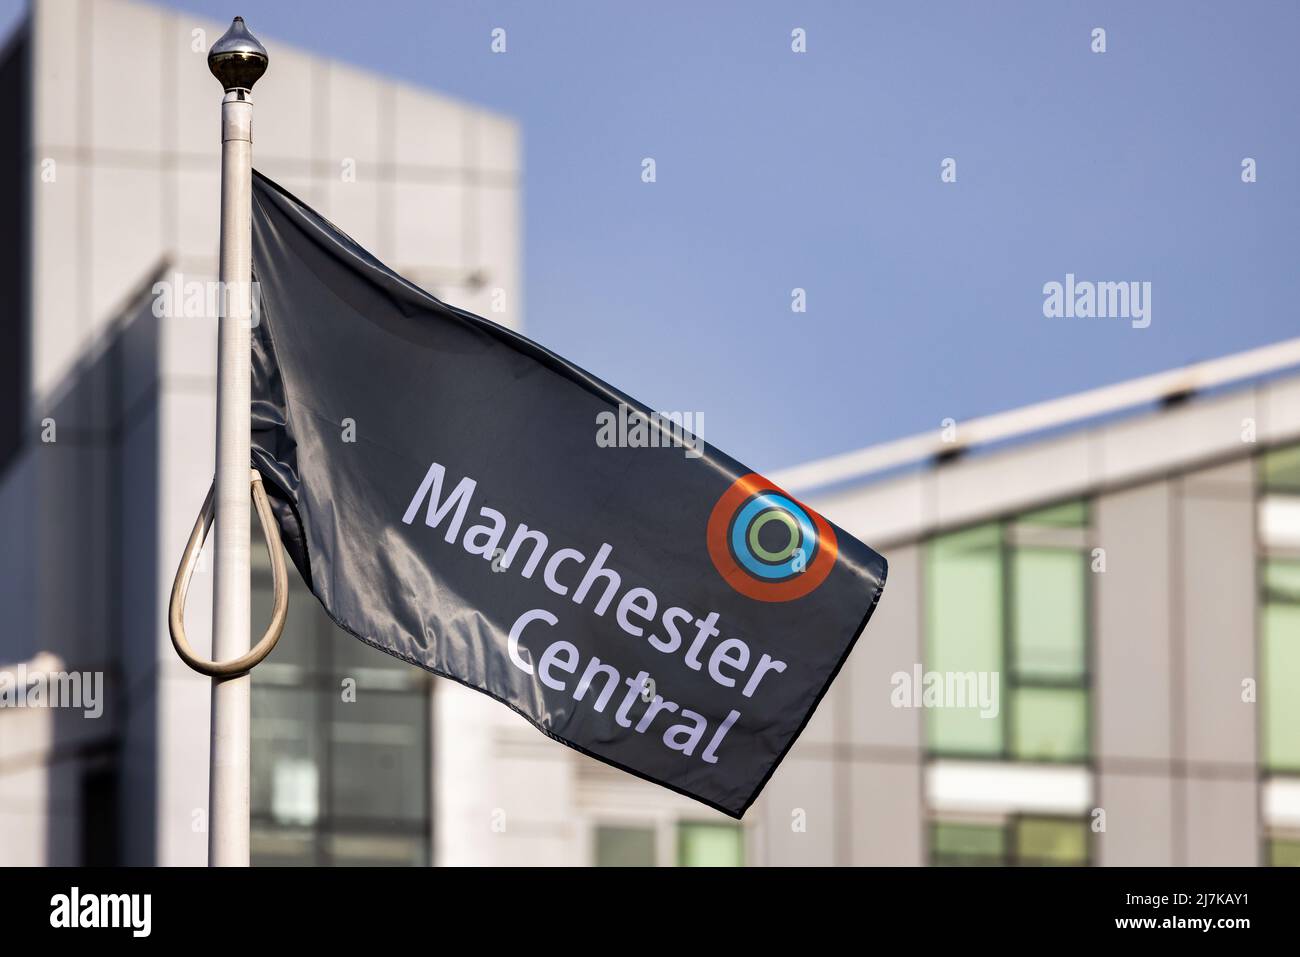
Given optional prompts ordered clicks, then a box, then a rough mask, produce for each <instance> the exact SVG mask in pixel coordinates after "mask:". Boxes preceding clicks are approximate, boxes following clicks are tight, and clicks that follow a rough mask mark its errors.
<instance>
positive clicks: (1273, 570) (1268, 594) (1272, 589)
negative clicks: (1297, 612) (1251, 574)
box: [1263, 559, 1300, 605]
mask: <svg viewBox="0 0 1300 957" xmlns="http://www.w3.org/2000/svg"><path fill="white" fill-rule="evenodd" d="M1263 580H1264V601H1266V602H1268V603H1270V604H1272V603H1288V604H1296V605H1300V561H1287V560H1282V559H1273V560H1270V561H1267V562H1265V563H1264V571H1263Z"/></svg>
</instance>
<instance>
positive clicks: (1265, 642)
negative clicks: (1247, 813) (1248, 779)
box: [1259, 562, 1300, 771]
mask: <svg viewBox="0 0 1300 957" xmlns="http://www.w3.org/2000/svg"><path fill="white" fill-rule="evenodd" d="M1297 568H1300V565H1298V564H1297V563H1294V562H1266V563H1265V565H1264V585H1265V601H1264V606H1263V607H1262V608H1261V609H1260V659H1261V660H1260V672H1261V678H1262V681H1263V686H1262V687H1261V688H1260V696H1259V701H1260V705H1261V707H1262V709H1263V711H1262V715H1261V718H1262V722H1261V723H1262V727H1261V729H1260V730H1261V741H1260V743H1261V746H1262V752H1263V760H1264V766H1265V767H1266V768H1268V769H1270V770H1273V771H1300V733H1297V730H1296V729H1297V728H1300V601H1296V602H1293V601H1289V600H1276V599H1280V598H1282V599H1284V598H1287V597H1289V596H1291V595H1293V594H1296V592H1293V591H1292V589H1293V588H1294V587H1295V586H1296V585H1297V584H1300V582H1297V581H1296V571H1297ZM1270 599H1273V600H1270Z"/></svg>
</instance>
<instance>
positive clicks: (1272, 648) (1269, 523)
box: [1259, 445, 1300, 867]
mask: <svg viewBox="0 0 1300 957" xmlns="http://www.w3.org/2000/svg"><path fill="white" fill-rule="evenodd" d="M1259 485H1260V501H1259V540H1260V546H1261V551H1260V567H1259V587H1260V596H1259V600H1260V609H1259V722H1260V724H1259V747H1260V770H1261V772H1262V773H1263V775H1264V776H1265V777H1266V778H1278V779H1279V780H1280V781H1281V782H1283V783H1286V784H1289V785H1290V786H1291V787H1295V786H1296V783H1297V782H1296V777H1297V776H1300V693H1298V692H1300V445H1297V446H1290V447H1288V448H1282V449H1276V450H1273V451H1270V452H1267V453H1265V454H1264V455H1262V456H1261V457H1260V462H1259ZM1263 857H1264V862H1265V863H1266V864H1271V865H1273V866H1277V867H1282V866H1292V867H1294V866H1300V827H1276V826H1275V827H1273V828H1271V829H1270V831H1269V832H1268V833H1267V834H1266V836H1265V845H1264V853H1263Z"/></svg>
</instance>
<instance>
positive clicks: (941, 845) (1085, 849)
mask: <svg viewBox="0 0 1300 957" xmlns="http://www.w3.org/2000/svg"><path fill="white" fill-rule="evenodd" d="M1088 834H1089V831H1088V824H1087V822H1086V821H1084V820H1080V819H1078V818H1070V817H1041V816H1035V815H1015V816H1012V817H1010V818H1007V819H1006V820H1003V821H996V822H989V823H985V822H976V823H972V822H966V821H932V822H931V823H930V863H931V864H932V865H934V866H939V867H962V866H965V867H970V866H983V867H988V866H1002V865H1005V866H1021V867H1046V866H1057V867H1059V866H1074V867H1084V866H1087V865H1088V863H1089V840H1088Z"/></svg>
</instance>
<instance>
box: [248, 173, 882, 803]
mask: <svg viewBox="0 0 1300 957" xmlns="http://www.w3.org/2000/svg"><path fill="white" fill-rule="evenodd" d="M253 278H254V281H255V282H256V283H257V289H256V295H257V297H258V300H259V309H258V319H257V325H256V327H255V329H254V335H253V405H252V423H253V424H252V429H253V436H252V438H253V464H254V466H255V467H256V468H257V469H258V471H259V472H260V474H261V475H262V477H263V479H264V483H265V484H266V486H267V488H268V492H269V493H270V495H271V497H272V500H273V502H274V506H275V511H276V516H277V520H278V522H279V525H280V530H281V534H282V537H283V539H284V542H285V545H286V547H287V549H288V551H289V553H290V556H291V557H292V559H293V561H294V563H295V565H296V566H297V568H298V571H299V572H300V573H301V575H302V577H303V580H304V581H305V582H306V584H307V586H308V587H309V588H310V589H311V591H312V592H313V593H314V594H315V596H316V597H317V598H318V599H319V600H320V602H321V604H322V605H323V606H324V608H325V610H326V612H328V614H329V616H330V617H331V618H332V619H333V620H334V621H335V622H336V623H337V624H338V625H339V626H340V627H341V628H343V629H344V630H346V631H347V632H349V633H350V634H352V635H353V636H355V637H356V638H359V639H361V640H362V641H364V642H366V643H368V644H371V645H373V646H375V647H376V648H379V649H380V650H382V651H386V652H388V653H389V654H391V655H394V656H396V657H398V658H401V659H402V660H404V661H408V662H411V663H412V664H415V665H418V666H420V667H421V668H425V669H427V670H429V671H431V672H433V673H434V674H437V675H441V676H443V677H446V678H451V679H454V680H456V681H459V682H461V683H463V684H465V685H468V686H470V687H472V688H475V689H477V690H479V691H482V692H484V693H486V694H488V695H491V696H492V697H493V698H495V699H497V700H498V701H500V702H502V703H503V704H506V705H508V706H509V707H510V708H512V709H514V710H515V711H517V712H518V713H519V714H521V715H523V716H524V717H525V718H526V719H528V720H529V721H530V722H531V723H532V724H533V725H534V726H535V727H537V728H538V729H539V730H540V731H542V732H543V733H544V734H546V735H549V736H550V737H552V738H555V739H556V740H558V741H561V742H563V743H564V744H567V745H569V746H570V747H573V748H576V749H577V750H579V751H581V752H583V753H584V754H587V755H590V756H592V757H594V758H597V759H599V760H601V761H604V762H606V763H608V764H611V765H614V766H616V767H619V768H622V769H624V770H626V771H629V772H631V773H633V774H636V775H638V776H640V777H642V778H645V779H648V780H650V781H654V782H656V783H658V784H661V785H663V786H665V787H668V788H671V789H673V790H674V791H678V792H680V793H682V794H685V795H688V796H690V797H692V798H695V799H697V800H699V801H702V802H704V803H705V804H708V805H710V806H711V807H714V808H716V809H718V810H720V811H723V812H725V813H726V814H729V815H731V816H733V817H741V816H742V815H743V814H744V812H745V810H746V809H747V808H748V807H749V806H750V804H751V803H753V801H754V799H755V798H756V797H757V796H758V794H759V792H760V791H761V790H762V788H763V785H764V784H765V783H766V782H767V780H768V778H769V777H770V776H771V774H772V772H773V771H774V770H775V769H776V767H777V765H778V764H779V763H780V761H781V759H782V758H783V757H784V756H785V754H786V753H787V752H788V751H789V750H790V747H791V746H792V745H793V744H794V742H795V739H796V738H797V737H798V736H799V733H800V732H801V731H802V730H803V728H804V727H805V726H806V725H807V723H808V721H809V719H810V718H811V717H812V715H813V712H814V710H815V709H816V707H817V704H818V702H819V701H821V699H822V697H823V696H824V695H825V694H826V691H827V689H828V688H829V687H830V684H831V682H832V680H833V679H834V678H835V675H836V673H837V672H838V671H839V670H840V667H841V666H842V665H843V664H844V661H845V659H846V658H847V657H848V654H849V652H850V650H851V649H852V647H853V644H854V642H855V640H856V639H857V636H858V634H859V633H860V632H861V630H862V629H863V628H864V627H865V625H866V623H867V620H868V618H870V616H871V613H872V611H873V610H874V609H875V607H876V604H877V602H878V601H879V599H880V594H881V590H882V589H883V587H884V583H885V574H886V563H885V560H884V558H882V557H881V556H880V555H878V554H877V553H876V552H874V551H872V550H871V549H870V548H868V547H867V546H865V545H863V544H862V543H861V542H858V541H857V540H855V539H854V538H853V537H852V536H850V535H848V534H847V533H846V532H844V531H843V530H842V529H839V528H837V527H835V526H833V525H831V524H830V523H829V522H827V521H826V520H825V519H824V518H822V517H821V516H820V515H818V514H817V513H816V512H814V511H813V510H812V509H810V508H808V507H807V506H805V505H803V504H802V503H800V502H799V501H797V500H796V499H795V498H793V497H792V496H791V495H789V494H787V493H786V492H785V491H783V490H782V489H780V488H777V487H776V486H775V485H773V484H772V483H771V482H769V481H767V480H766V479H764V478H763V477H762V476H760V475H757V474H755V473H753V472H751V471H750V470H749V469H747V468H745V467H744V466H743V465H741V464H740V463H739V462H736V461H735V460H734V459H732V458H730V457H728V456H727V455H725V454H723V453H722V452H720V451H718V450H717V449H716V448H714V447H713V446H712V445H710V444H708V443H706V442H704V441H703V440H702V438H701V437H700V435H699V434H698V433H700V432H702V431H703V429H702V428H701V427H700V424H699V423H700V419H699V418H698V417H696V418H695V419H694V420H693V421H691V422H689V423H688V422H687V421H686V419H687V418H689V417H687V416H682V415H676V414H672V415H669V414H657V413H655V412H654V411H653V410H651V409H649V408H647V407H645V406H643V405H641V404H640V403H638V402H636V401H635V400H633V399H631V398H629V397H628V396H626V395H624V394H623V393H621V392H619V391H618V390H617V389H614V388H613V387H611V386H609V385H607V384H605V383H604V382H602V381H600V380H599V379H597V378H596V377H595V376H592V375H590V374H589V373H587V372H584V371H583V370H582V369H580V368H578V367H576V366H574V365H573V364H571V363H569V362H567V361H565V360H564V359H563V358H561V357H560V356H557V355H555V354H554V353H552V352H550V351H548V350H546V349H545V348H543V347H541V346H539V345H537V344H536V343H534V342H531V341H529V340H528V339H526V338H524V337H523V336H521V335H519V334H518V333H515V332H513V331H511V330H509V329H506V328H504V327H502V326H499V325H496V324H495V323H492V322H489V321H488V320H486V319H482V318H480V317H478V316H475V315H472V314H470V313H468V312H465V311H464V310H461V309H457V308H455V307H454V306H450V305H448V304H446V303H444V302H441V301H440V300H438V299H436V298H435V297H433V296H432V295H430V294H429V293H427V292H424V291H423V290H421V289H419V288H417V287H416V286H414V285H413V284H412V283H410V282H408V281H406V280H405V279H403V278H402V277H401V276H399V275H397V274H396V273H395V272H393V271H392V270H390V269H388V268H387V267H386V266H384V265H383V264H382V263H380V262H379V261H378V260H376V259H375V257H374V256H372V255H371V254H370V253H368V252H366V251H365V250H364V249H362V248H361V247H360V246H358V245H357V244H356V243H355V242H354V241H353V240H352V239H350V238H349V237H348V236H347V235H345V234H344V233H342V232H341V231H339V230H338V229H336V228H335V227H334V226H332V225H331V224H330V223H329V222H327V221H326V220H325V219H324V218H322V217H321V216H320V215H318V214H317V213H315V212H313V211H312V210H311V209H309V208H308V207H306V206H305V205H304V204H303V203H301V202H300V201H298V200H297V199H295V198H294V197H293V196H291V195H289V194H288V193H286V192H285V191H284V190H282V189H281V188H280V187H278V186H276V185H275V184H274V183H272V182H271V181H270V180H268V179H266V178H265V177H263V176H261V175H260V174H255V176H254V187H253ZM613 321H616V320H613V319H611V322H613ZM652 333H653V330H638V334H652Z"/></svg>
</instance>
